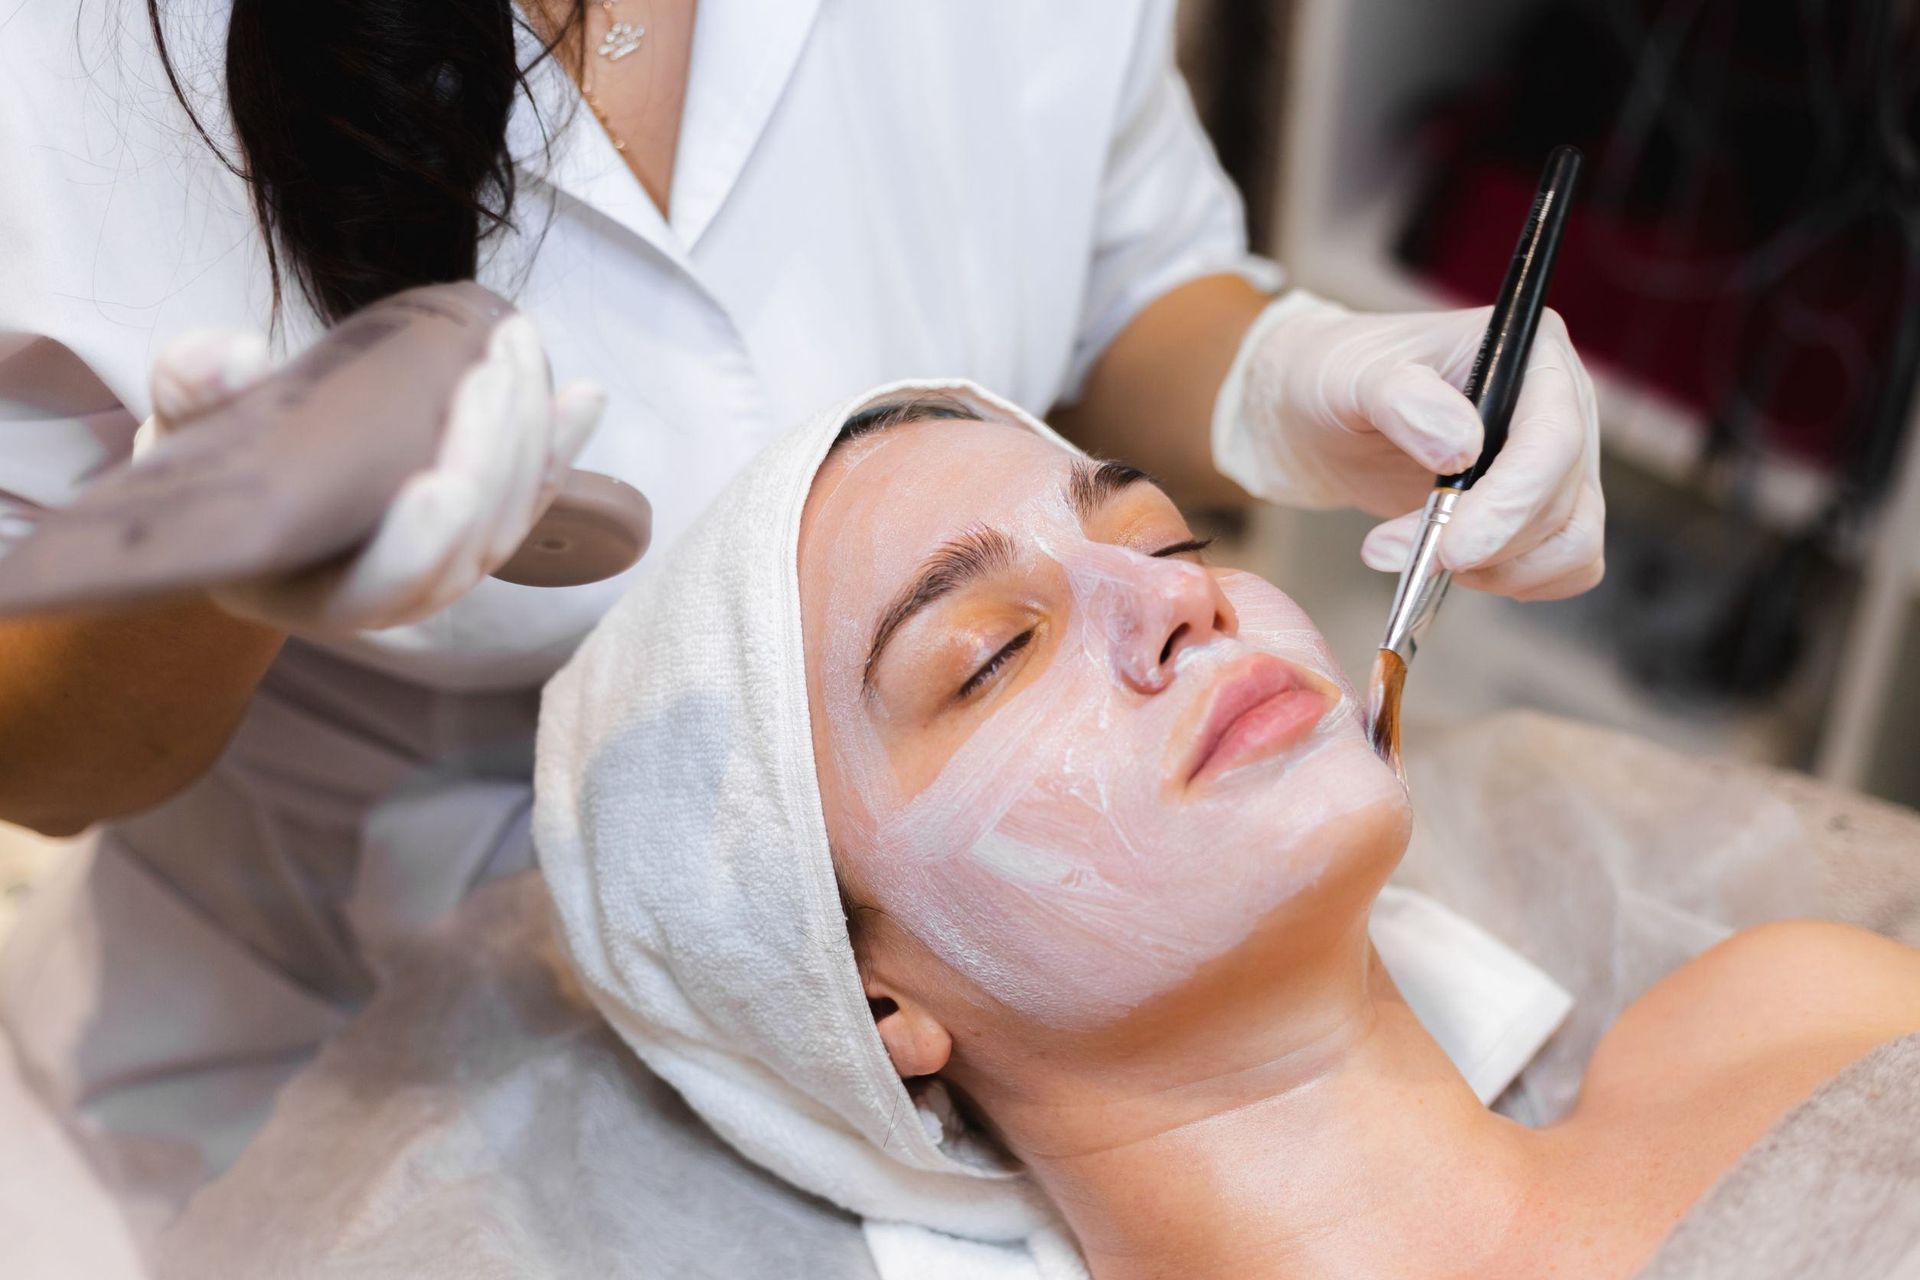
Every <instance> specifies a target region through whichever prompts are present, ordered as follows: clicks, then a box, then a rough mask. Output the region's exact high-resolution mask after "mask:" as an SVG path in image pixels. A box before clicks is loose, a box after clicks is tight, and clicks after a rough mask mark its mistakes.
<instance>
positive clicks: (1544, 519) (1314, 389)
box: [1213, 289, 1606, 600]
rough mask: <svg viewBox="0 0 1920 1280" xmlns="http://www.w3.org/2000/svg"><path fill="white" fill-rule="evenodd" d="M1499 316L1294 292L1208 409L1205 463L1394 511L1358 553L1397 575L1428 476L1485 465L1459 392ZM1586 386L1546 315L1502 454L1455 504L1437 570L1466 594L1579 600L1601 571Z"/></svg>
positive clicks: (1326, 500)
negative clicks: (1375, 310)
mask: <svg viewBox="0 0 1920 1280" xmlns="http://www.w3.org/2000/svg"><path fill="white" fill-rule="evenodd" d="M1491 311H1492V308H1490V307H1480V308H1476V309H1473V310H1466V311H1436V312H1426V313H1409V314H1404V315H1370V314H1366V313H1361V312H1352V311H1348V310H1347V309H1346V308H1345V307H1341V306H1337V305H1335V304H1334V303H1331V302H1328V301H1326V300H1325V299H1323V298H1317V297H1315V296H1314V295H1312V294H1310V293H1308V292H1306V291H1305V290H1303V289H1295V290H1293V291H1292V292H1290V293H1288V294H1286V295H1284V296H1283V297H1281V298H1280V299H1279V300H1278V301H1276V302H1274V303H1273V305H1271V306H1269V307H1268V308H1267V309H1266V311H1265V312H1263V313H1262V314H1261V316H1260V318H1259V319H1258V320H1256V321H1255V322H1254V324H1253V327H1252V328H1251V329H1249V330H1248V332H1247V336H1246V338H1245V339H1244V340H1243V341H1242V343H1241V346H1240V352H1239V354H1238V355H1237V356H1236V357H1235V358H1234V363H1233V368H1232V370H1231V371H1230V372H1229V373H1228V375H1227V380H1226V382H1225V383H1224V384H1222V386H1221V389H1220V395H1219V398H1218V399H1217V400H1216V402H1215V404H1214V415H1213V458H1214V464H1215V465H1216V466H1218V467H1219V468H1220V470H1221V471H1222V472H1223V473H1224V474H1225V475H1226V476H1228V477H1229V478H1230V479H1232V480H1234V481H1235V482H1236V483H1238V484H1239V485H1240V486H1241V487H1242V488H1244V489H1246V490H1247V491H1248V492H1249V493H1252V494H1254V495H1255V496H1256V497H1261V498H1265V499H1267V500H1268V501H1271V502H1279V503H1285V504H1287V505H1290V506H1301V507H1334V506H1353V507H1358V508H1360V509H1361V510H1363V511H1367V512H1369V513H1371V514H1373V515H1377V516H1388V515H1391V516H1395V517H1397V518H1395V519H1392V520H1389V521H1387V522H1386V523H1385V524H1382V525H1379V526H1377V527H1375V528H1374V530H1373V531H1372V532H1371V533H1369V534H1368V535H1367V538H1366V541H1365V542H1364V543H1363V544H1362V546H1361V550H1360V556H1361V559H1362V560H1364V561H1365V562H1366V563H1367V565H1368V566H1369V567H1371V568H1374V569H1379V570H1383V571H1386V572H1390V573H1398V572H1399V571H1400V569H1401V568H1402V567H1403V566H1404V565H1405V564H1406V560H1407V556H1408V554H1409V550H1410V548H1411V547H1412V545H1413V536H1414V534H1415V533H1416V532H1417V531H1418V529H1419V525H1420V508H1421V505H1422V504H1423V503H1424V502H1425V501H1426V496H1427V493H1428V492H1429V491H1430V490H1431V489H1432V488H1433V480H1434V477H1435V476H1436V475H1451V474H1453V473H1454V472H1457V471H1464V470H1465V469H1466V468H1467V467H1469V466H1471V465H1472V464H1473V461H1474V459H1475V458H1477V457H1479V456H1480V442H1481V436H1482V431H1481V425H1480V415H1479V412H1478V411H1477V410H1475V409H1474V407H1473V405H1472V403H1471V402H1470V401H1468V399H1467V398H1466V396H1465V395H1464V394H1462V392H1461V390H1460V388H1462V387H1464V386H1465V385H1466V381H1467V375H1468V374H1469V373H1470V372H1471V371H1472V368H1473V360H1474V356H1475V354H1476V353H1477V352H1478V350H1479V347H1480V339H1481V337H1482V335H1483V334H1484V333H1485V332H1486V326H1487V317H1488V316H1489V314H1490V313H1491ZM1605 523H1606V504H1605V502H1604V501H1603V499H1602V498H1601V496H1600V426H1599V415H1598V412H1597V410H1596V407H1595V402H1594V394H1593V382H1592V380H1591V379H1590V378H1589V377H1588V376H1587V371H1586V368H1585V367H1584V366H1583V365H1582V364H1581V363H1580V357H1579V355H1578V353H1576V352H1575V351H1574V349H1573V343H1572V342H1571V341H1570V340H1569V339H1568V337H1567V327H1566V325H1565V324H1564V323H1562V321H1561V319H1560V317H1559V315H1558V314H1556V313H1555V312H1552V311H1548V312H1546V313H1545V314H1544V315H1543V316H1541V318H1540V328H1539V331H1538V333H1537V334H1536V336H1535V338H1534V342H1533V350H1532V352H1531V354H1530V356H1529V358H1528V361H1527V372H1526V379H1525V381H1524V382H1523V383H1522V384H1521V388H1520V399H1519V402H1518V404H1517V405H1516V406H1515V408H1514V413H1513V421H1512V424H1511V425H1510V426H1509V428H1508V432H1507V443H1506V446H1505V447H1504V448H1503V449H1501V451H1500V456H1499V457H1498V458H1496V459H1495V460H1494V463H1493V466H1492V467H1490V468H1488V470H1487V474H1486V475H1484V476H1483V477H1481V478H1480V480H1479V481H1478V482H1477V483H1475V485H1474V486H1473V488H1472V489H1470V490H1469V491H1468V492H1467V493H1466V494H1465V495H1463V496H1462V497H1461V499H1460V504H1459V506H1458V507H1457V508H1456V510H1455V513H1454V517H1453V522H1452V523H1451V524H1450V525H1448V526H1447V528H1446V531H1445V532H1444V533H1443V534H1442V535H1441V538H1440V561H1441V563H1442V564H1443V565H1444V566H1445V567H1446V568H1448V569H1450V570H1452V571H1453V573H1454V574H1455V579H1456V581H1458V582H1459V583H1460V584H1461V585H1462V586H1467V587H1473V588H1476V589H1478V590H1481V591H1492V592H1496V593H1498V594H1500V595H1506V596H1513V597H1514V598H1516V599H1520V600H1555V599H1560V598H1562V597H1565V596H1572V595H1578V594H1579V593H1581V592H1582V591H1585V590H1587V589H1588V588H1590V587H1592V586H1593V585H1594V584H1595V583H1597V582H1599V581H1600V578H1601V575H1602V574H1603V573H1604V571H1605V561H1604V558H1603V555H1602V546H1601V535H1602V532H1603V529H1604V526H1605Z"/></svg>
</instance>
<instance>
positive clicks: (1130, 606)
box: [1112, 552, 1239, 693]
mask: <svg viewBox="0 0 1920 1280" xmlns="http://www.w3.org/2000/svg"><path fill="white" fill-rule="evenodd" d="M1126 554H1127V556H1128V558H1129V560H1130V561H1133V562H1135V564H1136V573H1135V574H1133V575H1130V576H1131V577H1132V578H1133V582H1132V583H1131V584H1130V585H1129V586H1127V587H1123V589H1122V590H1121V591H1120V593H1119V595H1120V599H1119V600H1117V601H1116V602H1115V603H1116V604H1117V605H1118V606H1119V608H1120V609H1121V610H1122V611H1123V612H1124V614H1125V615H1126V616H1125V618H1124V619H1123V620H1122V619H1116V621H1120V622H1121V625H1119V626H1117V627H1114V628H1112V631H1113V634H1114V641H1115V643H1114V649H1113V662H1114V674H1115V675H1116V676H1118V677H1119V678H1120V680H1121V681H1122V682H1123V683H1124V684H1125V685H1126V686H1127V687H1128V688H1130V689H1132V690H1134V691H1135V692H1137V693H1158V692H1160V691H1161V690H1162V689H1165V688H1166V687H1167V686H1168V685H1169V684H1170V683H1172V681H1173V673H1174V667H1175V664H1176V663H1177V662H1178V660H1179V657H1180V655H1181V653H1183V652H1184V651H1186V650H1187V649H1189V648H1197V647H1199V646H1200V645H1204V644H1206V643H1208V642H1209V641H1211V640H1212V639H1214V638H1215V637H1216V636H1222V635H1232V634H1234V633H1235V631H1237V630H1238V629H1239V622H1238V620H1237V619H1236V618H1235V616H1234V612H1233V606H1232V605H1231V604H1229V603H1228V602H1227V597H1226V595H1225V593H1224V592H1222V591H1221V590H1220V584H1219V582H1218V581H1216V580H1215V579H1214V576H1213V575H1212V574H1211V573H1209V572H1208V571H1207V570H1206V569H1205V568H1203V567H1201V566H1200V565H1197V564H1194V563H1193V562H1191V561H1188V560H1157V559H1154V558H1153V557H1151V556H1142V555H1139V554H1137V553H1134V552H1127V553H1126Z"/></svg>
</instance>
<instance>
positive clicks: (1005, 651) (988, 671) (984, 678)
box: [954, 627, 1033, 701]
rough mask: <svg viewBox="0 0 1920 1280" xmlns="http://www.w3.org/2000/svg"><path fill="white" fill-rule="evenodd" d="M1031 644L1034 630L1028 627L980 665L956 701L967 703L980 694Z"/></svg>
mask: <svg viewBox="0 0 1920 1280" xmlns="http://www.w3.org/2000/svg"><path fill="white" fill-rule="evenodd" d="M1031 643H1033V628H1032V627H1028V628H1027V629H1026V630H1025V631H1022V632H1021V633H1020V634H1019V635H1017V636H1015V637H1014V638H1013V639H1011V640H1009V641H1007V642H1006V643H1005V644H1003V645H1001V646H1000V649H999V651H998V652H997V653H995V654H994V655H993V656H992V657H991V658H988V659H987V660H986V661H985V662H984V663H982V664H981V665H980V669H979V670H978V671H976V672H974V673H973V674H972V675H970V676H968V677H967V679H966V683H964V684H962V685H961V686H960V689H959V691H958V692H957V693H955V694H954V699H955V701H965V700H966V699H967V698H970V697H972V696H973V695H974V694H975V693H977V692H979V690H980V689H981V688H982V687H984V686H985V685H986V683H987V682H988V681H989V680H991V679H993V677H994V676H996V675H998V674H999V672H1000V668H1002V667H1004V666H1006V665H1007V662H1008V661H1009V660H1010V659H1011V658H1012V657H1013V655H1014V654H1016V653H1019V652H1020V651H1021V650H1022V649H1024V648H1026V647H1027V646H1028V645H1029V644H1031Z"/></svg>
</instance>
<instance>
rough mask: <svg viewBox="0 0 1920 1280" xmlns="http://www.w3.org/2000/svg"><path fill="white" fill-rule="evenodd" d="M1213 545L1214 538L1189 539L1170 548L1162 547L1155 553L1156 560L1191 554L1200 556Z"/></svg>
mask: <svg viewBox="0 0 1920 1280" xmlns="http://www.w3.org/2000/svg"><path fill="white" fill-rule="evenodd" d="M1212 545H1213V539H1212V538H1188V539H1187V540H1186V541H1185V542H1176V543H1174V544H1173V545H1172V546H1170V547H1162V548H1160V549H1159V550H1158V551H1156V552H1154V553H1153V556H1154V558H1155V559H1156V560H1161V559H1165V558H1167V557H1169V556H1184V555H1186V554H1188V553H1189V552H1192V553H1194V554H1196V555H1197V554H1198V553H1200V552H1202V551H1205V550H1206V549H1207V548H1208V547H1210V546H1212Z"/></svg>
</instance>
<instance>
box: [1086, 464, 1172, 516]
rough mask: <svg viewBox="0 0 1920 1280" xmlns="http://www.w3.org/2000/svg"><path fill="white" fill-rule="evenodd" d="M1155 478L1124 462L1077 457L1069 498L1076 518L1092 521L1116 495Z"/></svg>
mask: <svg viewBox="0 0 1920 1280" xmlns="http://www.w3.org/2000/svg"><path fill="white" fill-rule="evenodd" d="M1152 479H1153V477H1151V476H1149V475H1148V474H1147V473H1146V472H1144V471H1142V470H1140V468H1138V467H1130V466H1128V465H1127V464H1126V463H1124V462H1099V461H1095V460H1093V459H1091V458H1075V459H1074V461H1073V470H1072V471H1070V472H1069V473H1068V474H1067V483H1066V490H1065V491H1066V498H1067V502H1068V503H1069V505H1071V506H1072V507H1073V511H1074V514H1075V515H1077V516H1079V517H1080V518H1081V519H1082V520H1091V519H1092V518H1093V513H1094V512H1096V511H1098V510H1099V509H1100V508H1101V507H1102V506H1103V505H1104V504H1105V503H1106V502H1108V501H1109V500H1110V499H1111V498H1112V497H1113V496H1114V495H1115V494H1116V493H1119V492H1120V491H1121V490H1122V489H1124V488H1126V487H1127V486H1128V485H1134V484H1139V483H1140V482H1141V481H1147V482H1149V483H1151V481H1152Z"/></svg>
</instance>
